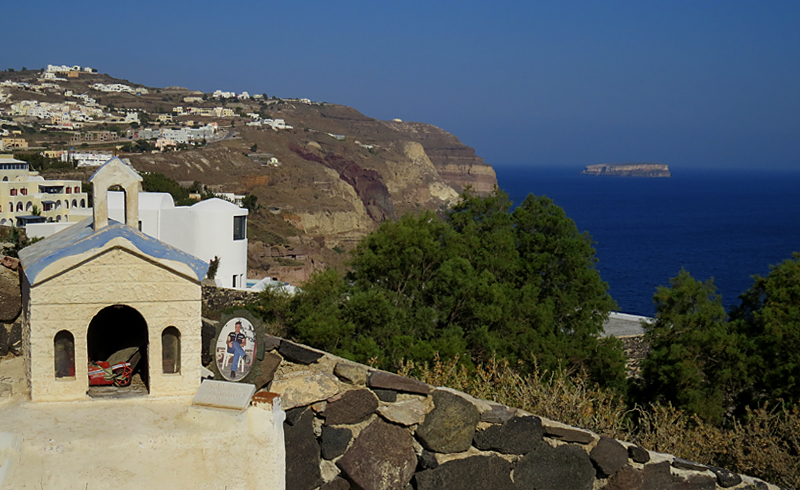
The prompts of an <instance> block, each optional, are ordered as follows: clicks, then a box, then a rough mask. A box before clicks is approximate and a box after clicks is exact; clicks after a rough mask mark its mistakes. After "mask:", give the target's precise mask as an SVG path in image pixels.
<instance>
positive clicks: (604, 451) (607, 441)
mask: <svg viewBox="0 0 800 490" xmlns="http://www.w3.org/2000/svg"><path fill="white" fill-rule="evenodd" d="M589 457H590V458H591V460H592V463H594V465H595V467H596V468H597V475H598V476H599V477H600V478H608V477H609V476H611V475H613V474H614V473H616V471H617V470H619V469H620V468H622V467H623V466H625V465H626V464H627V463H628V450H627V449H625V446H623V445H622V444H620V443H619V442H618V441H616V440H614V439H611V438H608V437H601V438H600V440H599V441H598V442H597V445H596V446H595V447H594V448H593V449H592V452H591V453H589Z"/></svg>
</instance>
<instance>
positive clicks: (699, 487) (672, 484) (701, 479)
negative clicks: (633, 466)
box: [642, 461, 717, 490]
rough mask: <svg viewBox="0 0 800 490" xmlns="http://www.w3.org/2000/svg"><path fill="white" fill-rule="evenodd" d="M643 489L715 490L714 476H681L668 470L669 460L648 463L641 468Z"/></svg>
mask: <svg viewBox="0 0 800 490" xmlns="http://www.w3.org/2000/svg"><path fill="white" fill-rule="evenodd" d="M642 476H643V480H644V485H643V486H642V488H643V490H673V489H674V490H715V489H716V487H717V484H716V478H714V477H712V476H709V475H700V474H695V475H691V476H689V477H683V476H680V475H676V474H673V473H672V472H671V471H670V462H669V461H661V462H659V463H650V464H646V465H645V466H644V469H643V470H642Z"/></svg>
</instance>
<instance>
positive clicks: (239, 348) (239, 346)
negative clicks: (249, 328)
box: [228, 321, 247, 379]
mask: <svg viewBox="0 0 800 490" xmlns="http://www.w3.org/2000/svg"><path fill="white" fill-rule="evenodd" d="M234 329H235V330H236V331H235V332H231V333H229V334H228V352H232V353H233V361H232V362H231V379H236V369H237V368H238V367H239V359H240V358H242V357H244V358H245V362H247V358H246V355H245V353H244V346H245V345H247V337H245V335H244V334H243V333H242V322H240V321H237V322H236V325H235V326H234Z"/></svg>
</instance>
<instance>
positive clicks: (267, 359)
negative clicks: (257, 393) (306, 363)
mask: <svg viewBox="0 0 800 490" xmlns="http://www.w3.org/2000/svg"><path fill="white" fill-rule="evenodd" d="M282 360H283V359H281V356H279V355H277V354H273V353H272V352H267V353H265V354H264V360H262V361H261V363H260V368H261V374H259V375H258V376H257V377H256V379H255V380H254V383H255V385H256V389H261V388H263V387H265V386H267V385H268V384H270V383H272V379H273V378H274V377H275V371H277V370H278V366H280V365H281V361H282Z"/></svg>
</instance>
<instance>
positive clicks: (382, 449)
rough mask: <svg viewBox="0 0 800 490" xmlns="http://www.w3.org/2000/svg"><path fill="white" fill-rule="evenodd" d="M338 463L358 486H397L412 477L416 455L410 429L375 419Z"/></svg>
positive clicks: (383, 489) (382, 489)
mask: <svg viewBox="0 0 800 490" xmlns="http://www.w3.org/2000/svg"><path fill="white" fill-rule="evenodd" d="M336 464H337V466H339V468H341V469H342V471H343V472H344V473H345V475H346V476H347V479H348V480H350V481H351V482H353V483H354V486H356V487H357V488H360V489H362V490H394V489H398V488H403V487H405V486H406V485H408V483H409V482H410V481H411V477H412V476H414V469H415V467H416V466H417V456H416V454H415V453H414V447H413V445H412V437H411V434H409V432H408V430H406V429H403V428H400V427H398V426H396V425H392V424H388V423H386V422H384V421H383V420H381V419H375V420H374V421H373V422H372V423H371V424H369V425H368V426H367V427H366V428H365V429H364V430H362V431H361V433H360V434H359V435H358V437H356V440H355V441H353V444H352V445H351V446H350V449H348V450H347V452H346V453H345V454H344V456H342V457H341V459H339V461H337V463H336Z"/></svg>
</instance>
